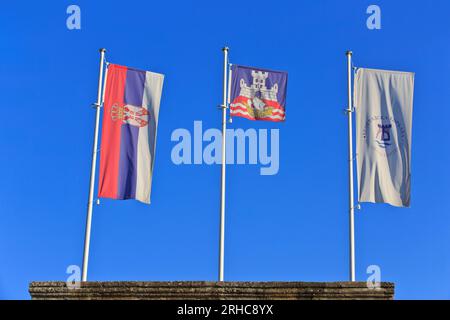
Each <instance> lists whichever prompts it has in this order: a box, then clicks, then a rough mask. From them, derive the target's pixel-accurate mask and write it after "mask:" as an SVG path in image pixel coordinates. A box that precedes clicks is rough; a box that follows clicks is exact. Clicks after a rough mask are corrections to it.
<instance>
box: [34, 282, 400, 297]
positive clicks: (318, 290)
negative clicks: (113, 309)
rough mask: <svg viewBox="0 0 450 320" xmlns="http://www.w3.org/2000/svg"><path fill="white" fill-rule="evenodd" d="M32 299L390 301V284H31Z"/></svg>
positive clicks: (391, 284) (392, 285) (392, 294)
mask: <svg viewBox="0 0 450 320" xmlns="http://www.w3.org/2000/svg"><path fill="white" fill-rule="evenodd" d="M29 292H30V295H31V297H32V299H35V300H53V299H57V300H61V299H62V300H67V299H75V300H111V299H112V300H119V299H120V300H122V299H128V300H129V299H131V300H136V299H138V300H178V299H183V300H199V299H202V300H211V299H214V300H330V299H331V300H341V299H358V300H361V299H377V300H391V299H393V298H394V284H393V283H389V282H383V283H381V286H380V288H378V289H369V288H367V284H366V283H365V282H207V281H172V282H140V281H112V282H84V283H81V284H80V288H78V289H73V288H68V287H67V285H66V283H65V282H52V281H50V282H32V283H30V286H29Z"/></svg>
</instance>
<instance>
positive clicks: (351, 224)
mask: <svg viewBox="0 0 450 320" xmlns="http://www.w3.org/2000/svg"><path fill="white" fill-rule="evenodd" d="M346 55H347V86H348V109H347V110H346V111H347V115H348V185H349V190H348V191H349V232H350V239H349V240H350V281H355V206H354V194H353V192H354V191H353V190H354V188H353V160H354V157H353V131H352V128H353V125H352V113H353V103H352V55H353V53H352V52H351V51H347V53H346Z"/></svg>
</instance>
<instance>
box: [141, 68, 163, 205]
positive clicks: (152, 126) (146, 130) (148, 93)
mask: <svg viewBox="0 0 450 320" xmlns="http://www.w3.org/2000/svg"><path fill="white" fill-rule="evenodd" d="M163 82H164V75H162V74H159V73H154V72H149V71H147V72H146V76H145V86H144V95H143V98H142V104H143V106H145V107H147V109H148V112H149V113H150V115H149V116H148V120H149V121H148V125H147V126H145V127H142V128H140V129H139V139H138V146H137V181H136V200H139V201H141V202H144V203H150V194H151V190H152V177H153V164H154V162H155V149H156V132H157V128H158V116H159V105H160V102H161V92H162V87H163Z"/></svg>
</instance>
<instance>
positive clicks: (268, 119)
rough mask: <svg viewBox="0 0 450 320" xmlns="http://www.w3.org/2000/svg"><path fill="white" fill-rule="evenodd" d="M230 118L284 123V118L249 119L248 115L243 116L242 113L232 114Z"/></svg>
mask: <svg viewBox="0 0 450 320" xmlns="http://www.w3.org/2000/svg"><path fill="white" fill-rule="evenodd" d="M231 116H232V117H241V118H246V119H249V120H263V121H272V122H284V121H285V119H284V118H283V119H271V118H253V117H251V116H249V115H244V114H242V113H239V114H232V115H231Z"/></svg>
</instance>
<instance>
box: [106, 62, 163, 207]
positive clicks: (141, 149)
mask: <svg viewBox="0 0 450 320" xmlns="http://www.w3.org/2000/svg"><path fill="white" fill-rule="evenodd" d="M163 81H164V75H162V74H158V73H154V72H149V71H142V70H137V69H133V68H128V67H124V66H120V65H116V64H109V66H108V71H107V78H106V84H105V88H104V90H105V101H104V105H103V121H102V138H101V147H100V177H99V189H98V190H99V191H98V196H99V197H101V198H111V199H119V200H124V199H136V200H139V201H141V202H144V203H150V193H151V185H152V177H153V164H154V161H155V147H156V132H157V127H158V116H159V106H160V101H161V93H162V86H163Z"/></svg>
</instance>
